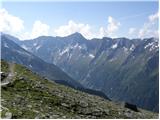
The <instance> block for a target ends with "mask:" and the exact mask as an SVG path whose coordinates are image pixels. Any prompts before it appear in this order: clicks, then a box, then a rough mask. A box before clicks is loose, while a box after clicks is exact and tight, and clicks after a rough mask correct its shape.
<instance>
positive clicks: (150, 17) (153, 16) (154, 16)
mask: <svg viewBox="0 0 160 120" xmlns="http://www.w3.org/2000/svg"><path fill="white" fill-rule="evenodd" d="M148 18H149V21H151V22H155V21H156V20H158V12H157V13H155V14H153V15H150V16H149V17H148Z"/></svg>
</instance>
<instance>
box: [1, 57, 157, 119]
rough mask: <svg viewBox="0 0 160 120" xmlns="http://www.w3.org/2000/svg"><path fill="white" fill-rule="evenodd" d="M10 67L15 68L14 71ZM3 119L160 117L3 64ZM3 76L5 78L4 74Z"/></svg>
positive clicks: (18, 66)
mask: <svg viewBox="0 0 160 120" xmlns="http://www.w3.org/2000/svg"><path fill="white" fill-rule="evenodd" d="M10 66H14V67H12V68H11V69H10ZM1 68H2V69H1V70H2V71H1V76H3V79H1V80H2V82H3V80H4V79H5V78H6V77H7V76H8V75H9V74H10V72H11V71H10V70H12V71H13V74H14V76H12V79H11V80H10V81H9V83H8V84H6V85H4V86H1V87H2V89H1V90H2V91H1V93H2V97H1V105H2V107H1V108H2V111H1V115H2V118H8V119H10V118H14V119H20V118H21V119H24V118H28V119H30V118H32V119H34V118H36V119H38V118H43V119H44V118H52V119H53V118H158V114H156V113H152V112H148V111H145V110H142V109H138V111H139V112H135V111H133V110H131V109H128V108H125V107H124V106H123V104H120V103H114V102H111V101H108V100H105V99H103V98H100V97H97V96H93V95H89V94H86V93H83V92H80V91H77V90H74V89H71V88H68V87H65V86H63V85H58V84H56V83H54V82H53V81H49V80H47V79H44V78H42V77H40V76H38V75H37V74H35V73H33V72H32V71H30V70H29V69H27V68H26V67H23V66H21V65H18V64H14V63H7V62H5V61H3V60H2V61H1ZM2 74H3V75H2Z"/></svg>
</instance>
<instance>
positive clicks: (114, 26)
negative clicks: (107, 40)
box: [107, 16, 120, 35]
mask: <svg viewBox="0 0 160 120" xmlns="http://www.w3.org/2000/svg"><path fill="white" fill-rule="evenodd" d="M119 26H120V22H118V21H116V20H115V19H114V18H113V17H111V16H109V17H108V26H107V33H108V34H109V35H110V34H113V33H114V32H115V31H117V30H118V29H119Z"/></svg>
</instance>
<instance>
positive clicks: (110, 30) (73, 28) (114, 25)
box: [54, 16, 120, 39]
mask: <svg viewBox="0 0 160 120" xmlns="http://www.w3.org/2000/svg"><path fill="white" fill-rule="evenodd" d="M119 26H120V22H118V21H116V20H115V19H114V18H112V17H111V16H109V17H108V24H107V27H106V28H105V27H100V28H99V31H97V32H92V31H91V28H92V27H91V26H90V25H89V24H83V23H76V22H74V21H73V20H70V21H69V22H68V24H67V25H63V26H60V27H59V28H57V29H55V30H54V33H55V35H56V36H62V37H64V36H67V35H70V34H73V33H75V32H79V33H81V34H82V35H83V36H84V37H86V38H88V39H91V38H102V37H105V36H109V37H112V36H115V35H114V33H115V32H116V31H117V30H118V29H119Z"/></svg>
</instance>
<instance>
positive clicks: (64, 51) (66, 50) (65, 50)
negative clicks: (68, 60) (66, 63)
mask: <svg viewBox="0 0 160 120" xmlns="http://www.w3.org/2000/svg"><path fill="white" fill-rule="evenodd" d="M68 51H69V48H66V49H64V50H63V51H62V52H61V53H60V54H59V55H60V56H62V55H63V54H64V53H66V52H68Z"/></svg>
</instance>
